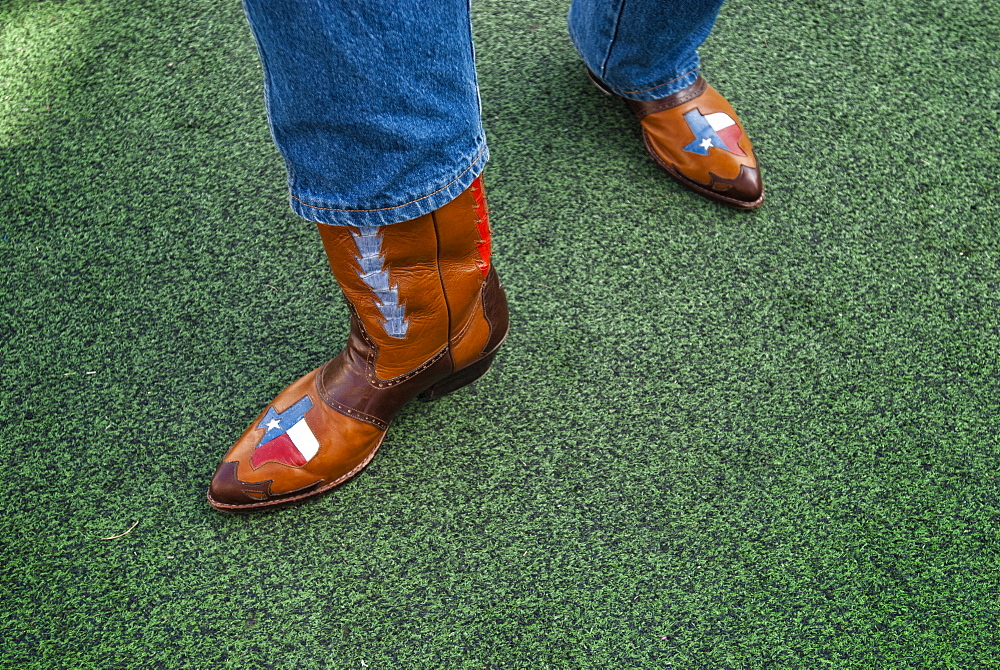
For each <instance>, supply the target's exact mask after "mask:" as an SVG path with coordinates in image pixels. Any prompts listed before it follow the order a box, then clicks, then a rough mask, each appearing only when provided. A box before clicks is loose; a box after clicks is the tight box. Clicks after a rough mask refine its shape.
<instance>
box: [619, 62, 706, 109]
mask: <svg viewBox="0 0 1000 670" xmlns="http://www.w3.org/2000/svg"><path fill="white" fill-rule="evenodd" d="M700 72H701V66H700V65H695V66H694V67H693V68H691V69H690V70H688V71H687V72H685V73H684V74H681V75H678V76H675V77H672V78H670V79H668V80H667V81H664V82H662V83H659V84H656V85H654V86H649V87H647V88H640V89H634V90H626V89H623V88H621V87H619V86H612V85H611V84H609V83H607V82H606V81H604V80H603V79H602V80H601V82H602V83H603V84H604V86H605V87H607V89H608V90H609V91H611V92H612V93H614V94H615V95H619V96H621V97H623V98H627V99H629V100H642V101H649V100H659V99H660V98H665V97H667V96H668V95H673V94H674V93H677V92H678V91H681V90H683V89H685V88H687V87H688V86H690V85H691V84H693V83H694V82H695V80H697V79H698V75H699V73H700Z"/></svg>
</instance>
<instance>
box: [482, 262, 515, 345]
mask: <svg viewBox="0 0 1000 670" xmlns="http://www.w3.org/2000/svg"><path fill="white" fill-rule="evenodd" d="M483 315H484V316H485V317H486V322H487V323H488V324H490V337H489V339H488V340H486V345H485V346H484V347H483V351H482V353H483V354H484V355H485V354H488V353H490V352H491V351H494V350H495V349H496V348H497V347H499V346H500V343H501V342H503V341H504V338H506V337H507V331H508V330H510V316H509V315H508V312H507V293H506V292H505V291H504V290H503V285H502V284H501V283H500V275H498V274H497V271H496V268H494V267H493V265H492V264H491V265H490V272H489V274H487V275H486V281H485V282H483Z"/></svg>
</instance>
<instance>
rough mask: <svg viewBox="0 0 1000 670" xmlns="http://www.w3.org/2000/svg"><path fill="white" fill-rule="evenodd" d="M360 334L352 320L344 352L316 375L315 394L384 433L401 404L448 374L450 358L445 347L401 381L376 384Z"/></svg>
mask: <svg viewBox="0 0 1000 670" xmlns="http://www.w3.org/2000/svg"><path fill="white" fill-rule="evenodd" d="M360 331H361V326H360V322H359V321H358V320H357V319H353V318H352V319H351V334H350V336H349V337H348V338H347V345H346V346H345V347H344V350H343V351H341V352H340V354H339V355H338V356H337V357H336V358H334V359H332V360H329V361H327V362H326V363H325V364H324V365H323V366H322V367H321V368H320V369H319V370H318V371H317V373H316V392H317V393H318V394H319V397H320V398H322V399H323V402H325V403H326V404H327V405H328V406H329V407H330V408H331V409H333V410H335V411H337V412H340V413H341V414H343V415H345V416H349V417H351V418H352V419H357V420H358V421H363V422H365V423H367V424H370V425H372V426H375V427H376V428H378V429H380V430H387V429H388V428H389V424H390V423H391V422H392V419H393V418H394V417H395V416H396V414H398V413H399V410H400V409H401V408H402V407H403V405H405V404H406V403H408V402H410V400H412V399H413V398H415V397H416V396H417V395H418V394H419V393H420V392H422V391H424V390H425V389H427V388H429V387H430V386H432V385H433V384H434V383H435V382H438V381H440V380H441V379H444V378H445V377H447V376H448V375H449V374H450V373H451V371H452V361H451V355H450V352H449V350H448V348H447V347H445V348H444V349H442V350H441V351H440V352H439V353H438V354H437V355H435V356H434V358H433V359H431V360H430V361H428V362H427V363H426V364H425V365H422V366H421V367H420V369H419V370H417V371H414V373H412V374H409V375H407V376H406V378H405V379H402V380H401V381H397V382H396V383H394V384H393V385H391V386H383V385H376V383H373V381H372V380H373V379H374V380H375V382H377V381H378V380H377V379H376V378H375V377H374V375H373V374H372V372H371V371H372V370H373V367H372V365H371V364H370V361H374V360H375V358H374V352H373V350H372V345H371V344H370V342H368V341H366V340H367V338H364V337H363V333H361V332H360ZM330 389H334V391H331V390H330Z"/></svg>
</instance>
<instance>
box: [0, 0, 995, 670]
mask: <svg viewBox="0 0 1000 670" xmlns="http://www.w3.org/2000/svg"><path fill="white" fill-rule="evenodd" d="M565 11H566V6H565V3H563V2H554V1H553V0H528V1H527V2H521V3H511V2H502V1H501V0H479V1H477V3H476V6H475V8H474V18H475V27H476V37H477V49H478V56H479V65H480V78H481V82H480V83H481V86H482V93H483V104H484V115H485V119H486V123H487V131H488V134H489V139H490V143H491V149H492V153H493V160H492V162H491V165H490V167H489V169H488V170H487V176H486V179H487V185H488V187H489V189H490V195H491V204H492V210H493V222H494V229H495V234H496V240H495V247H494V248H495V258H496V264H497V266H498V267H499V269H500V271H501V273H502V275H503V277H504V280H505V283H506V285H507V288H508V293H509V296H510V300H511V310H512V323H513V330H512V333H511V336H510V338H509V339H508V342H507V344H506V346H505V348H504V350H503V352H502V354H501V357H500V359H499V360H498V363H497V365H495V366H494V369H493V370H492V371H491V373H490V374H489V375H488V376H487V377H486V378H484V379H483V380H482V381H480V382H479V383H477V384H476V385H475V386H473V387H470V388H468V389H466V390H463V391H461V392H460V393H456V394H454V395H452V396H449V397H447V398H445V399H442V400H441V401H439V402H436V403H431V404H426V403H417V404H414V405H412V406H410V407H408V408H406V409H405V410H404V412H403V414H402V415H401V416H400V418H399V419H398V420H397V422H396V424H395V425H394V427H393V429H392V431H391V432H390V435H389V437H388V438H387V441H386V444H385V446H384V447H383V449H382V451H381V452H380V454H379V456H378V457H377V458H376V460H375V461H374V462H373V464H372V465H371V466H370V467H369V468H368V469H367V470H366V471H365V472H364V473H363V474H362V475H360V476H359V477H357V478H356V479H354V480H352V481H351V482H349V483H348V484H346V485H345V486H343V487H341V488H339V489H338V490H336V491H335V492H333V493H332V494H329V495H326V496H324V497H322V498H319V499H317V500H316V501H314V502H310V503H308V504H304V505H301V506H299V507H296V508H292V509H286V510H280V511H275V512H271V513H265V514H260V515H256V516H249V517H233V516H226V515H222V514H219V513H216V512H214V511H213V510H211V509H210V508H209V507H208V505H207V504H206V502H205V500H204V493H205V488H206V486H207V484H208V480H209V478H210V477H211V474H212V472H213V469H214V467H215V465H216V462H217V461H218V459H219V457H220V456H221V455H222V453H224V451H225V450H226V448H227V447H228V446H229V444H230V443H231V442H232V441H233V440H234V439H235V438H236V437H237V436H238V435H239V434H240V433H241V432H242V430H243V428H245V426H246V425H247V423H248V422H249V421H250V420H251V419H252V418H253V417H254V416H255V415H256V413H257V412H258V411H259V410H260V409H261V408H262V407H263V406H264V404H265V403H266V402H268V401H269V400H270V399H271V398H272V397H273V396H274V395H275V394H276V393H277V392H278V391H279V390H280V389H281V388H283V387H284V386H285V385H286V384H287V383H288V382H290V381H292V380H293V379H295V378H297V377H298V376H300V375H302V374H304V373H305V372H307V371H309V370H311V369H312V368H313V367H315V366H316V365H318V364H319V363H321V362H322V361H324V360H325V359H327V358H328V357H330V356H332V355H333V354H334V353H336V351H337V350H338V349H339V347H340V345H341V343H342V341H343V339H344V338H345V336H346V333H347V323H346V317H347V311H346V308H345V307H344V305H343V304H342V302H341V299H340V297H339V291H338V289H337V288H336V286H335V284H334V281H333V279H332V277H330V276H329V275H328V272H327V270H326V268H325V262H324V259H323V255H322V249H321V246H320V244H319V241H318V236H317V235H316V233H315V230H314V229H313V227H312V226H311V225H310V224H308V223H306V222H303V221H300V220H298V219H296V218H295V217H294V216H293V215H292V214H291V213H290V212H289V210H288V207H287V204H286V193H285V187H284V174H283V170H282V165H281V161H280V159H279V157H278V155H277V153H276V151H275V149H274V148H273V146H272V145H271V143H270V140H269V136H268V130H267V126H266V121H265V116H264V110H263V104H262V100H261V95H260V90H261V81H260V70H259V67H258V65H257V60H256V53H255V50H254V47H253V43H252V40H251V38H250V35H249V31H248V29H247V28H246V26H245V23H244V20H243V18H242V15H241V14H240V8H239V5H238V3H234V2H228V1H227V2H222V1H221V0H177V1H176V2H167V3H165V2H152V1H151V0H122V1H121V2H99V1H97V0H65V1H56V0H45V1H38V2H35V1H28V0H13V1H12V0H7V2H4V3H3V4H2V5H0V26H2V27H0V180H2V197H0V261H2V264H3V272H2V273H0V298H2V301H0V355H2V360H0V419H2V422H0V455H2V459H3V460H2V463H3V466H4V471H3V488H2V489H0V490H2V492H3V503H2V505H3V507H2V511H3V513H2V514H0V541H2V544H3V557H4V560H3V563H2V565H0V577H2V581H0V600H2V603H3V606H2V607H0V624H2V628H3V631H4V633H3V636H2V637H0V664H2V665H3V666H4V667H9V668H98V667H99V668H314V667H329V668H363V667H365V666H367V667H369V668H393V669H399V668H469V669H474V668H475V669H479V668H490V669H499V668H583V667H586V668H591V667H592V668H704V669H711V670H717V669H721V668H809V669H814V668H825V667H834V668H955V669H963V670H965V669H968V668H980V667H996V665H997V663H996V661H995V656H996V653H997V652H996V649H997V643H998V637H1000V636H998V633H997V626H998V621H1000V596H998V582H1000V578H998V575H1000V550H998V523H1000V504H998V491H997V481H996V476H997V471H998V460H1000V456H998V454H1000V451H998V444H997V428H998V423H1000V419H998V416H997V415H998V411H1000V395H998V390H1000V383H998V380H1000V377H998V364H997V355H998V350H1000V317H998V306H1000V305H998V303H1000V299H998V296H1000V293H998V291H1000V248H998V243H1000V233H998V230H997V221H998V220H1000V195H998V191H997V185H996V184H997V178H998V174H1000V132H998V131H1000V118H998V117H1000V94H998V90H1000V58H998V54H1000V47H998V44H1000V37H998V34H1000V30H998V27H1000V19H998V17H997V12H996V11H995V8H994V7H992V6H991V5H989V4H988V3H983V2H972V1H971V0H957V1H955V2H948V3H945V2H939V1H932V2H917V1H915V0H889V2H887V3H874V2H860V3H858V2H846V1H837V2H833V3H821V2H796V3H786V2H777V1H776V0H731V1H730V2H729V3H727V5H726V6H725V8H724V9H723V14H722V17H721V18H720V21H719V23H718V25H717V28H716V30H715V32H714V33H713V35H712V37H711V38H710V39H709V41H708V42H707V43H706V44H705V45H704V47H703V49H702V56H703V61H704V72H705V74H706V76H707V78H708V79H709V80H710V81H711V82H712V83H713V84H714V85H715V86H716V87H717V88H719V89H720V90H721V91H722V92H723V93H725V94H726V95H727V96H728V97H729V98H730V100H731V101H732V102H733V104H734V106H735V107H736V108H737V109H738V110H740V113H741V116H742V117H743V120H744V122H745V123H746V125H747V126H748V128H749V130H750V134H751V136H752V138H753V139H754V142H755V144H756V146H757V148H758V152H759V156H760V159H761V162H762V166H763V172H764V177H765V182H766V185H767V189H768V199H767V201H766V202H765V204H764V206H763V208H761V209H760V210H758V211H756V212H754V213H749V214H748V213H741V212H735V211H731V210H728V209H724V208H721V207H719V206H717V205H714V204H712V203H709V202H706V201H703V200H701V199H699V198H698V197H696V196H694V195H692V194H690V193H688V192H686V191H683V190H682V189H680V188H679V187H677V186H676V185H675V184H674V183H673V182H671V181H670V180H669V179H667V178H666V177H665V176H664V175H663V174H662V173H660V172H659V171H658V170H657V168H656V167H655V166H654V165H653V163H652V161H650V160H649V159H648V158H647V157H646V156H645V154H644V151H643V149H642V146H641V143H640V142H639V140H638V130H637V124H636V123H635V121H633V120H632V119H631V118H630V116H629V114H628V111H627V110H626V109H625V108H624V106H622V105H621V104H620V103H616V102H615V101H614V100H611V99H608V98H606V97H604V96H602V95H600V94H599V93H597V92H596V91H595V90H594V89H593V87H592V86H590V84H589V83H588V82H587V80H586V78H585V76H584V74H583V70H582V67H581V65H580V64H579V62H578V59H577V57H576V56H575V54H574V52H573V50H572V47H571V45H570V43H569V39H568V37H567V36H566V34H565V28H564V14H565ZM136 522H138V525H137V526H136V527H135V528H134V529H133V530H132V531H131V532H130V533H128V534H127V535H124V536H123V537H120V538H118V539H114V540H102V539H101V538H104V537H108V536H112V535H116V534H119V533H122V532H124V531H125V530H127V529H128V528H129V527H131V526H132V525H133V524H134V523H136Z"/></svg>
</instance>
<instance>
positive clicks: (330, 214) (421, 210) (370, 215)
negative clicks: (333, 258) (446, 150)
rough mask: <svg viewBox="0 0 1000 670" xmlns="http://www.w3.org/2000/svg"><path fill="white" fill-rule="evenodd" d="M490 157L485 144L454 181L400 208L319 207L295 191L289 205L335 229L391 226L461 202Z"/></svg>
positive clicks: (291, 195)
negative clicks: (458, 199) (458, 200)
mask: <svg viewBox="0 0 1000 670" xmlns="http://www.w3.org/2000/svg"><path fill="white" fill-rule="evenodd" d="M489 157H490V152H489V149H488V148H487V146H486V144H485V142H481V143H480V145H479V147H478V150H477V152H476V156H475V158H473V159H472V162H471V163H470V164H469V165H467V166H466V167H464V168H462V169H461V170H460V172H459V173H458V175H457V176H454V177H453V178H452V179H451V181H449V182H447V183H446V184H444V185H443V186H440V187H437V188H434V187H433V185H432V187H431V188H433V189H434V190H432V191H431V192H430V193H426V194H424V195H420V196H416V197H412V198H410V199H409V200H408V201H407V202H404V203H402V204H399V205H393V206H390V207H379V208H377V209H346V208H339V207H332V206H323V205H315V204H309V203H306V202H303V200H302V199H301V198H300V197H299V196H297V195H296V194H295V192H294V191H290V192H289V204H290V205H291V207H292V211H293V212H294V213H295V214H297V215H298V216H300V217H302V218H303V219H306V220H308V221H314V222H316V223H325V224H328V225H331V226H388V225H391V224H393V223H400V222H402V221H409V220H411V219H415V218H417V217H420V216H423V215H424V214H427V213H429V212H433V211H434V210H435V209H438V208H439V207H443V206H444V205H446V204H448V203H449V202H451V201H452V200H454V199H455V198H457V197H458V196H459V195H461V193H462V192H463V191H465V189H467V188H469V186H471V185H472V182H473V181H475V179H476V177H478V176H479V175H480V174H482V172H483V169H484V168H485V167H486V162H487V161H488V160H489Z"/></svg>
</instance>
